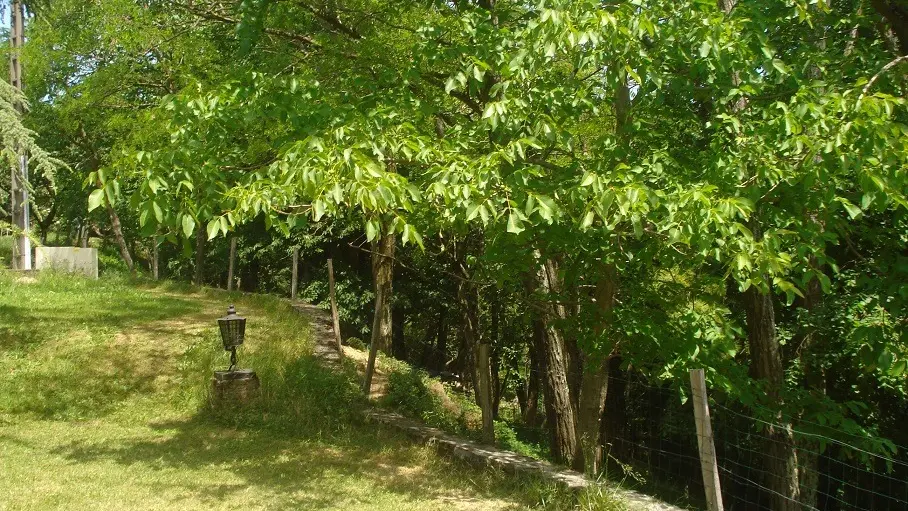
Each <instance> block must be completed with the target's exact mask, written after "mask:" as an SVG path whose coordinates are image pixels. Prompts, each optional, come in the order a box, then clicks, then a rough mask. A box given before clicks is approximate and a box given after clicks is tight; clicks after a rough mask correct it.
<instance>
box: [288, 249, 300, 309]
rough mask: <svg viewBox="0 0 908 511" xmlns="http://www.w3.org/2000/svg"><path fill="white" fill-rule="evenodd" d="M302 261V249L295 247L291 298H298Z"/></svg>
mask: <svg viewBox="0 0 908 511" xmlns="http://www.w3.org/2000/svg"><path fill="white" fill-rule="evenodd" d="M299 263H300V249H299V247H295V248H294V249H293V271H292V272H291V275H292V276H291V277H290V299H291V300H296V285H297V277H298V276H299V265H300V264H299Z"/></svg>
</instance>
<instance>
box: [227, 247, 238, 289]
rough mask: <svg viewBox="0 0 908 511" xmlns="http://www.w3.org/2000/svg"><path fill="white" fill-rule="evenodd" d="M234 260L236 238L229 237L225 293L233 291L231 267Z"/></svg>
mask: <svg viewBox="0 0 908 511" xmlns="http://www.w3.org/2000/svg"><path fill="white" fill-rule="evenodd" d="M235 260H236V236H231V237H230V257H229V259H228V261H227V291H233V265H234V261H235Z"/></svg>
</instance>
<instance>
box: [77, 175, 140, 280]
mask: <svg viewBox="0 0 908 511" xmlns="http://www.w3.org/2000/svg"><path fill="white" fill-rule="evenodd" d="M97 184H98V186H99V187H100V186H102V184H101V181H100V180H99V181H98V182H97ZM104 206H105V208H106V209H107V216H108V217H110V230H111V231H112V232H113V235H114V240H115V241H116V242H117V247H119V248H120V257H122V258H123V262H124V263H126V267H127V268H129V272H130V273H135V271H136V270H135V264H134V263H133V260H132V255H131V254H130V253H129V245H128V244H127V243H126V238H125V237H124V236H123V225H122V224H121V223H120V215H118V214H117V210H115V209H114V207H113V205H112V204H111V203H110V200H108V198H107V194H106V193H105V194H104ZM85 245H86V246H87V245H88V241H87V236H86V242H85Z"/></svg>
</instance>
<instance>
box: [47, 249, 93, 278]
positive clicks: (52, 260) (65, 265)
mask: <svg viewBox="0 0 908 511" xmlns="http://www.w3.org/2000/svg"><path fill="white" fill-rule="evenodd" d="M35 268H36V269H38V270H44V269H51V268H53V269H55V270H61V271H68V272H73V273H82V274H84V275H85V276H86V277H89V278H93V279H96V278H98V249H96V248H78V247H36V248H35Z"/></svg>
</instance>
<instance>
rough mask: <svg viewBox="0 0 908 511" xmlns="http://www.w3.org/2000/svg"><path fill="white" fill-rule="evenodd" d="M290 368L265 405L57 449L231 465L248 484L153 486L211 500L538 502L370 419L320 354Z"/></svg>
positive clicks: (202, 414)
mask: <svg viewBox="0 0 908 511" xmlns="http://www.w3.org/2000/svg"><path fill="white" fill-rule="evenodd" d="M266 373H268V371H266ZM283 374H284V378H283V379H282V380H280V381H277V382H269V379H268V377H266V378H264V379H263V384H265V388H264V389H263V390H264V391H265V396H264V397H263V399H262V402H260V403H258V404H256V405H252V406H251V407H248V408H246V409H244V410H236V411H233V412H232V411H230V410H212V409H210V408H208V407H207V406H205V407H203V408H202V409H201V410H199V412H198V413H197V414H195V415H194V416H192V417H190V418H187V419H186V420H177V421H167V422H158V423H152V424H150V425H149V426H150V427H151V428H152V430H153V432H154V433H153V434H152V436H151V437H148V436H144V437H140V438H125V439H120V440H113V441H111V440H106V441H104V442H103V443H102V442H94V441H84V440H82V441H73V442H70V443H69V444H67V445H64V446H61V447H58V448H57V449H55V450H54V451H53V454H55V455H58V456H62V457H63V458H65V459H67V460H69V461H71V462H73V463H77V464H92V463H97V462H105V461H106V462H110V461H112V462H114V463H117V464H120V465H122V466H123V467H124V469H130V470H133V469H144V470H152V471H154V470H166V469H173V470H187V471H204V470H206V469H215V470H218V471H224V470H226V471H228V472H229V473H230V474H231V475H232V476H235V477H236V478H238V479H239V480H240V481H242V483H230V484H227V483H207V482H204V481H202V482H199V481H193V480H192V478H191V477H190V478H189V480H187V481H186V483H185V484H183V483H163V482H162V483H155V484H169V485H170V486H171V487H168V488H167V489H173V488H172V486H177V487H178V488H177V489H178V490H179V492H180V493H185V494H191V495H193V496H194V497H196V498H198V499H200V500H203V501H205V502H210V503H215V502H222V501H224V500H228V499H230V498H231V497H233V496H235V495H236V494H240V493H242V492H247V491H250V489H252V490H254V491H259V492H264V493H265V494H268V495H277V496H279V497H277V498H279V499H281V500H282V502H281V504H282V505H292V506H294V507H300V508H305V509H321V508H328V507H338V505H339V504H341V505H342V504H344V503H348V504H350V505H353V504H356V503H360V502H361V503H368V502H369V497H370V495H371V491H370V490H369V488H376V489H378V490H380V491H382V492H386V493H392V494H396V495H398V496H399V497H398V499H399V498H400V497H403V498H404V499H405V500H439V499H448V500H456V501H460V502H461V503H464V502H469V501H473V500H477V501H478V500H482V501H485V500H488V499H506V500H511V501H513V500H515V499H516V500H527V499H530V500H532V497H529V496H527V495H522V494H521V492H520V488H519V484H520V482H519V481H518V482H514V481H513V480H511V479H509V478H507V477H506V476H503V475H501V474H497V475H496V474H494V473H492V472H489V471H486V470H477V469H476V468H475V467H469V468H468V467H466V466H461V465H459V464H457V463H454V464H453V465H452V463H450V462H439V461H437V460H436V458H435V457H434V455H427V454H426V450H425V448H422V447H414V446H413V445H412V443H411V442H410V441H409V440H407V439H406V438H404V437H402V436H400V435H399V434H397V433H394V432H391V431H388V430H385V429H382V428H380V427H376V426H374V425H367V424H365V423H364V422H362V419H361V415H360V414H359V406H361V403H360V402H359V399H358V398H357V397H355V396H352V395H351V393H356V387H355V385H352V384H351V383H352V382H350V381H349V380H348V379H347V375H344V374H336V373H333V372H330V371H327V370H326V369H324V368H322V367H321V366H319V365H318V363H317V361H316V360H315V359H314V357H312V356H304V357H301V358H299V359H297V360H294V361H292V362H290V363H289V364H287V365H286V366H285V367H283ZM271 377H274V376H273V375H272V376H271ZM269 383H271V385H269ZM275 383H276V385H275ZM269 387H270V388H269ZM231 479H232V478H231ZM163 489H165V488H163V487H162V490H163ZM530 504H532V502H523V506H526V505H530ZM513 507H514V508H517V507H520V506H519V505H517V504H515V505H514V506H513Z"/></svg>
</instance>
